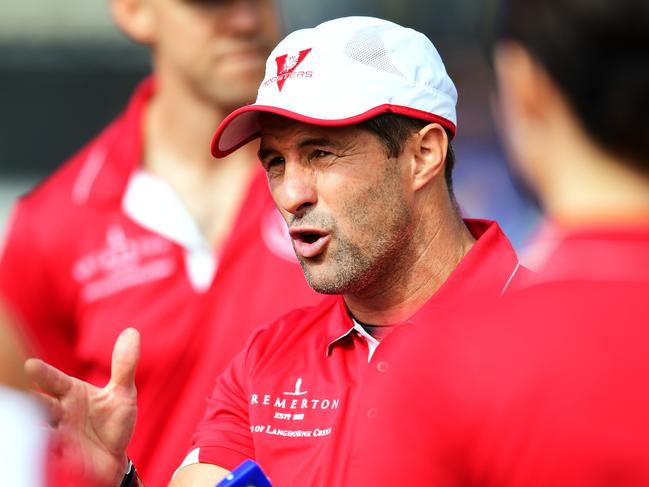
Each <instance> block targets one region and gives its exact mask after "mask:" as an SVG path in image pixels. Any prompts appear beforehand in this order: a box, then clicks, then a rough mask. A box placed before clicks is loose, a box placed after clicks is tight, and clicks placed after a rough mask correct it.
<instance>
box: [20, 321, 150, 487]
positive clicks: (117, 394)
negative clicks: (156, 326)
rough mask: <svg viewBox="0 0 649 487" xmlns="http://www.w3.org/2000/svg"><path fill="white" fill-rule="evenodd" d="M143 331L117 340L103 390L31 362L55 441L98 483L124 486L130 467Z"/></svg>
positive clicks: (30, 370)
mask: <svg viewBox="0 0 649 487" xmlns="http://www.w3.org/2000/svg"><path fill="white" fill-rule="evenodd" d="M139 354H140V335H139V333H138V332H137V331H136V330H134V329H132V328H128V329H126V330H124V331H123V332H122V333H121V334H120V336H119V337H118V339H117V342H116V343H115V348H114V349H113V358H112V366H111V378H110V382H109V383H108V384H107V385H106V387H104V388H103V389H102V388H98V387H95V386H93V385H90V384H88V383H86V382H83V381H81V380H78V379H75V378H74V377H70V376H69V375H66V374H64V373H63V372H61V371H60V370H58V369H56V368H54V367H52V366H51V365H48V364H46V363H45V362H43V361H41V360H38V359H29V360H28V361H27V362H26V363H25V371H26V372H27V374H28V376H29V377H30V378H31V379H32V380H33V381H34V382H35V383H36V384H37V385H38V386H39V387H40V388H41V390H42V393H40V396H41V397H42V399H43V402H44V403H45V405H46V406H47V408H48V410H49V413H50V418H51V419H50V422H51V424H52V427H53V435H54V440H55V445H56V446H57V447H58V449H59V451H60V452H61V453H62V455H63V456H64V458H66V459H69V460H71V461H73V462H74V463H75V464H79V468H80V469H81V470H82V475H83V476H84V478H86V477H88V478H92V479H93V481H94V485H97V487H104V486H106V487H113V486H116V485H119V483H120V480H121V478H122V476H123V475H124V468H125V467H126V447H127V446H128V443H129V441H130V439H131V436H132V434H133V429H134V427H135V417H136V414H137V392H136V389H135V369H136V366H137V362H138V359H139Z"/></svg>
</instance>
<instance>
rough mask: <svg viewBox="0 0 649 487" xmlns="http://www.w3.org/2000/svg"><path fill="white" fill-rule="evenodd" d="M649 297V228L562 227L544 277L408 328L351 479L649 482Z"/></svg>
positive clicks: (353, 459)
mask: <svg viewBox="0 0 649 487" xmlns="http://www.w3.org/2000/svg"><path fill="white" fill-rule="evenodd" d="M648 297H649V225H646V226H645V227H642V228H634V229H628V230H624V229H601V230H597V229H592V230H587V231H579V232H565V231H564V233H563V235H562V237H561V239H560V240H559V241H558V246H557V247H556V248H555V250H554V252H553V253H552V255H551V256H550V258H549V259H548V260H547V261H546V264H545V266H544V267H543V269H541V270H540V272H539V275H538V278H537V284H534V285H532V286H529V287H528V288H526V289H523V290H520V291H518V292H515V293H512V294H510V295H509V296H507V297H506V298H505V299H503V300H501V301H500V302H499V303H497V304H495V305H490V306H481V307H480V308H479V309H478V310H476V309H471V310H464V311H462V310H457V311H455V312H454V313H455V315H456V320H455V321H454V322H452V323H450V322H443V323H439V320H438V323H437V325H436V326H427V327H421V328H419V329H418V330H415V331H414V333H413V334H412V335H411V336H409V337H403V338H404V339H403V340H401V343H399V345H398V352H397V353H398V355H399V357H408V358H409V359H408V360H399V361H396V360H395V361H394V367H392V368H391V369H390V371H389V372H388V374H386V375H387V379H384V380H382V381H380V382H378V381H377V382H376V383H374V384H372V385H370V386H368V389H367V391H368V392H367V394H366V395H365V396H364V397H363V398H362V404H366V403H367V404H370V403H371V404H373V405H376V407H377V410H378V412H377V413H376V416H375V418H374V419H373V420H368V419H367V418H363V417H362V415H359V416H358V417H357V418H356V420H357V422H358V425H359V426H358V431H357V435H356V436H355V441H354V447H353V451H354V455H352V456H350V458H349V459H348V461H347V463H346V464H345V465H344V466H341V469H342V470H344V476H343V481H342V483H343V484H345V485H361V484H362V485H378V486H382V485H385V486H388V485H437V486H442V487H443V486H451V485H453V486H459V485H472V486H483V487H486V486H494V487H495V486H499V487H523V486H524V487H536V486H539V487H540V486H548V485H551V486H555V487H556V486H559V487H561V486H566V487H568V486H571V487H580V486H583V487H586V486H641V485H642V486H644V485H649V415H647V411H649V307H648V306H647V298H648ZM432 321H433V320H432V318H431V322H432Z"/></svg>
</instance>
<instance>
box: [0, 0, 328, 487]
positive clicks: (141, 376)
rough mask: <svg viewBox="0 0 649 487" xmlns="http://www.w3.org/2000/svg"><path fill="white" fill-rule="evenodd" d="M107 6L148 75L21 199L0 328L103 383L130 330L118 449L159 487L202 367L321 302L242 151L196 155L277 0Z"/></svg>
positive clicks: (271, 28)
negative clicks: (134, 398)
mask: <svg viewBox="0 0 649 487" xmlns="http://www.w3.org/2000/svg"><path fill="white" fill-rule="evenodd" d="M110 7H111V9H112V13H113V16H114V18H115V21H116V22H117V25H118V26H119V27H120V28H121V29H122V30H123V31H124V32H125V33H126V34H127V35H128V36H129V37H130V38H131V39H133V40H135V41H137V42H139V43H142V44H145V45H147V46H149V47H150V48H151V54H152V60H153V76H152V77H151V78H149V79H146V80H144V81H143V82H142V83H141V85H140V86H139V87H138V89H137V90H136V92H135V94H134V95H133V98H132V100H131V101H130V103H129V105H128V107H127V108H126V110H125V111H124V112H123V113H122V114H121V115H120V116H119V117H118V118H117V119H116V120H115V121H113V122H112V123H111V124H110V125H109V126H108V127H106V129H105V130H104V131H102V132H101V134H99V135H98V136H97V138H95V139H94V140H92V141H91V142H90V143H89V144H88V145H87V146H86V147H84V148H83V149H82V150H81V151H80V152H79V153H77V154H76V155H75V156H73V157H72V158H71V159H70V160H69V161H67V162H66V163H65V164H64V165H63V166H62V167H61V168H60V169H59V170H58V171H56V173H54V174H53V175H52V176H51V177H49V178H48V179H47V180H46V181H45V182H44V183H42V184H41V185H40V186H38V187H37V188H36V189H35V190H34V191H32V192H31V193H30V194H28V195H27V196H25V197H23V198H22V199H21V200H20V201H19V202H18V204H17V207H16V208H15V210H14V212H13V214H12V217H11V221H10V227H9V229H8V235H7V241H6V242H5V245H4V251H3V254H2V257H1V261H0V300H1V301H2V302H4V303H5V305H6V307H7V309H9V310H10V313H11V315H10V314H9V313H1V314H0V322H6V323H16V322H17V323H18V327H19V329H21V330H22V331H23V332H24V334H25V335H26V337H27V339H28V340H29V341H30V344H31V345H32V346H33V352H34V353H35V354H36V355H38V356H40V357H43V358H44V359H46V360H48V361H49V362H51V363H52V364H55V365H56V366H57V367H59V368H61V369H62V370H65V371H66V372H68V373H71V374H74V375H76V376H78V377H81V378H83V379H85V380H86V381H89V382H91V383H93V384H95V385H100V386H103V385H105V384H106V383H107V382H108V379H109V377H110V363H111V350H112V346H113V343H114V341H115V338H116V337H117V335H118V334H119V332H120V331H121V330H122V329H124V328H125V327H126V326H131V327H135V328H137V329H138V330H139V331H140V333H141V334H142V335H143V337H144V343H145V346H144V348H143V350H142V360H141V364H140V369H139V372H138V376H137V386H138V391H139V400H140V411H139V412H140V414H139V418H138V422H137V426H136V427H135V433H134V438H133V442H132V443H131V445H130V448H129V454H130V455H131V457H132V458H133V459H134V460H135V461H136V462H137V465H138V467H139V468H140V469H141V470H142V471H143V472H144V474H145V476H146V478H147V481H148V484H149V486H151V487H156V486H160V485H165V484H166V482H167V481H168V479H169V477H170V475H171V472H172V471H173V469H174V468H175V466H177V465H178V464H179V463H180V461H181V460H182V458H183V456H184V454H185V452H186V450H187V448H188V446H189V439H190V437H191V433H192V432H193V431H194V428H195V425H196V423H197V422H198V420H199V419H200V417H201V414H202V412H203V411H204V400H205V397H206V396H207V395H208V393H209V392H210V390H211V388H212V384H213V380H214V377H215V376H216V375H218V373H219V372H221V370H222V369H223V368H224V367H225V365H226V364H227V363H228V362H229V361H230V359H231V358H232V356H233V355H234V354H235V352H236V351H237V350H239V349H240V348H241V347H242V346H243V344H244V343H245V339H246V337H247V335H248V333H249V331H250V330H251V329H252V328H253V327H254V326H258V325H259V324H262V323H264V322H267V321H270V320H272V319H274V318H275V317H277V316H278V315H280V314H282V313H284V312H285V311H287V310H289V309H292V308H294V307H296V306H302V305H305V304H309V303H313V302H315V301H316V300H317V299H318V297H317V295H316V294H315V293H314V292H313V291H311V290H310V289H309V287H308V285H307V284H306V282H305V281H304V277H303V275H302V272H301V269H300V267H299V265H298V263H297V260H296V259H295V256H294V254H293V249H292V247H291V243H290V238H289V237H288V234H287V231H286V228H285V225H284V222H283V220H282V218H281V216H280V215H279V213H278V212H277V210H276V209H275V207H274V204H273V202H272V199H271V197H270V194H269V192H268V188H267V183H266V178H265V175H264V172H263V170H262V169H261V168H260V167H259V164H258V162H257V158H256V153H255V147H254V145H253V146H250V147H248V148H245V149H243V150H241V151H239V152H237V153H236V154H233V155H232V156H231V157H228V158H226V159H222V160H215V159H213V158H212V157H211V155H210V152H209V141H210V139H211V137H212V135H213V129H214V127H215V126H217V125H218V124H219V122H220V121H221V120H222V118H223V117H224V116H225V115H226V114H227V113H229V112H230V111H232V110H233V109H235V108H237V107H238V106H240V105H243V104H245V103H248V102H250V101H251V100H253V99H254V97H255V93H256V89H257V86H258V84H259V81H260V79H261V77H262V75H263V73H264V65H265V60H266V57H267V55H268V53H269V52H270V49H271V48H272V46H273V45H274V44H275V43H276V41H277V40H278V36H279V34H280V25H279V22H278V12H277V9H276V5H275V3H274V2H273V1H272V0H256V1H254V2H251V1H249V0H226V1H220V0H213V1H209V0H208V1H205V0H202V1H201V0H111V2H110ZM61 115H62V116H65V114H61ZM61 123H65V120H62V121H61ZM11 316H14V317H16V318H15V319H14V318H11Z"/></svg>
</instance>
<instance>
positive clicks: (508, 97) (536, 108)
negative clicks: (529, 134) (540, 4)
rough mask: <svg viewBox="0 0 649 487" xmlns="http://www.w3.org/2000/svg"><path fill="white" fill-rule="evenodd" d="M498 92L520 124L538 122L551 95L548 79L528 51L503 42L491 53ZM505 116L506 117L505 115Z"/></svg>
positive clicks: (543, 115) (513, 43) (512, 43)
mask: <svg viewBox="0 0 649 487" xmlns="http://www.w3.org/2000/svg"><path fill="white" fill-rule="evenodd" d="M494 65H495V69H496V76H497V78H498V91H499V94H500V97H501V99H503V100H504V101H505V103H506V104H507V106H506V107H504V108H505V110H510V115H513V116H514V117H515V118H516V120H518V121H519V122H527V121H529V122H531V123H537V122H538V121H541V120H542V119H543V118H544V117H545V114H546V113H547V108H548V102H550V101H551V98H552V96H553V93H552V89H551V88H552V87H551V86H549V83H548V81H549V80H548V79H547V76H545V73H544V72H542V70H541V68H540V66H538V65H537V63H536V62H535V61H534V59H532V57H531V56H530V54H529V53H528V51H527V50H525V49H524V48H523V47H522V46H520V45H519V44H517V43H515V42H504V43H502V44H499V45H498V46H496V48H495V50H494ZM505 115H507V114H505Z"/></svg>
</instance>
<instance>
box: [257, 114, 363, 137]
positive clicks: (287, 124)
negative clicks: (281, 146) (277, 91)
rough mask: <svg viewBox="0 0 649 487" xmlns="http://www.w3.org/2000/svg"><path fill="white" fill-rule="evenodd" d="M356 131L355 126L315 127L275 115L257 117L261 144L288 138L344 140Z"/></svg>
mask: <svg viewBox="0 0 649 487" xmlns="http://www.w3.org/2000/svg"><path fill="white" fill-rule="evenodd" d="M358 130H359V129H358V127H356V126H355V125H347V126H342V127H328V126H325V125H315V124H310V123H306V122H300V121H298V120H293V119H291V118H288V117H284V116H281V115H276V114H273V113H262V114H260V115H259V131H260V134H261V141H262V144H263V143H264V142H265V141H273V140H279V141H283V140H286V139H288V138H291V139H293V138H302V137H317V138H322V139H325V138H326V139H337V138H345V137H346V136H353V135H354V134H356V133H357V132H358Z"/></svg>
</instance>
